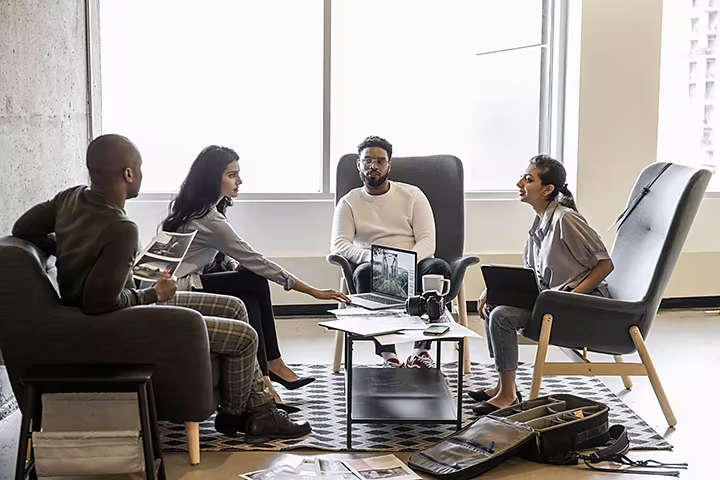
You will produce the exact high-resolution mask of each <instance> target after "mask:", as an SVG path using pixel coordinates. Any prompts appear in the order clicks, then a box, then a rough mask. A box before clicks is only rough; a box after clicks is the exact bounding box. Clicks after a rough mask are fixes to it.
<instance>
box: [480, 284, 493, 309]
mask: <svg viewBox="0 0 720 480" xmlns="http://www.w3.org/2000/svg"><path fill="white" fill-rule="evenodd" d="M492 309H493V307H492V305H489V304H488V303H487V288H486V289H485V290H483V292H482V293H481V294H480V298H478V313H479V314H480V315H482V314H484V313H490V310H492Z"/></svg>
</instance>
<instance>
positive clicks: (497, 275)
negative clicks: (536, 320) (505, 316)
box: [480, 265, 540, 310]
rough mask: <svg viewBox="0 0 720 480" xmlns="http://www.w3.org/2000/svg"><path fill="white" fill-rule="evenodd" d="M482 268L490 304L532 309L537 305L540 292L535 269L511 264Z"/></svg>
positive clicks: (484, 266)
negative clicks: (536, 301)
mask: <svg viewBox="0 0 720 480" xmlns="http://www.w3.org/2000/svg"><path fill="white" fill-rule="evenodd" d="M480 269H481V270H482V274H483V278H484V279H485V286H486V287H487V303H488V304H490V305H493V306H498V305H507V306H509V307H518V308H527V309H530V310H532V308H533V307H534V306H535V300H537V297H538V295H539V294H540V289H539V288H538V284H537V277H536V276H535V271H533V270H532V269H530V268H524V267H515V266H509V265H483V266H481V267H480Z"/></svg>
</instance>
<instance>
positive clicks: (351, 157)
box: [327, 154, 480, 372]
mask: <svg viewBox="0 0 720 480" xmlns="http://www.w3.org/2000/svg"><path fill="white" fill-rule="evenodd" d="M357 159H358V155H357V154H348V155H344V156H343V157H342V158H341V159H340V161H339V162H338V165H337V170H336V179H337V183H336V186H335V204H337V203H338V202H339V201H340V199H341V198H342V197H344V196H345V195H346V194H347V193H348V192H349V191H350V190H352V189H354V188H358V187H362V186H363V185H362V181H361V180H360V176H359V175H358V169H357ZM390 179H391V180H395V181H398V182H403V183H408V184H411V185H415V186H417V187H419V188H420V189H421V190H422V191H423V193H424V194H425V196H426V197H427V198H428V201H429V202H430V206H431V208H432V211H433V215H434V217H435V244H436V247H435V257H436V258H442V259H443V260H445V261H446V262H448V263H449V264H450V270H451V272H452V278H451V279H450V280H451V284H450V293H449V294H448V298H447V300H448V301H451V300H453V299H455V298H456V297H457V303H458V315H459V321H460V323H461V324H462V325H464V326H467V308H466V298H465V288H464V282H463V280H464V278H465V271H466V270H467V268H468V267H469V266H471V265H475V264H477V263H480V259H479V258H478V257H475V256H465V255H464V245H465V183H464V175H463V165H462V162H461V161H460V159H459V158H457V157H454V156H451V155H431V156H425V157H394V158H393V159H392V170H391V171H390ZM327 260H328V262H330V263H333V264H335V265H338V266H339V267H340V268H341V269H342V276H343V282H342V285H341V288H343V289H345V288H346V289H347V290H346V291H347V292H349V293H356V292H355V285H354V284H353V280H352V274H353V270H354V269H355V267H356V265H352V264H351V263H350V262H349V261H348V260H347V259H346V258H344V257H342V256H340V255H333V254H331V255H328V257H327ZM342 342H343V337H342V335H338V341H337V344H336V349H335V362H334V370H335V371H336V372H337V371H339V369H340V358H341V353H342ZM465 352H466V358H465V361H466V364H465V369H466V371H469V370H470V360H469V358H470V357H469V349H467V348H466V349H465Z"/></svg>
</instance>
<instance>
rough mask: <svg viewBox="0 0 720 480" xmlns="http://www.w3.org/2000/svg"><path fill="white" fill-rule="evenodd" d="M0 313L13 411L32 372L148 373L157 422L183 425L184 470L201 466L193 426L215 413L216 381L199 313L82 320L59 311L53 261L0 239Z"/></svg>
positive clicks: (145, 311)
mask: <svg viewBox="0 0 720 480" xmlns="http://www.w3.org/2000/svg"><path fill="white" fill-rule="evenodd" d="M0 305H2V321H1V322H0V349H1V350H2V356H3V359H4V361H5V365H6V366H7V372H8V376H9V378H10V382H11V384H12V388H13V391H14V393H15V396H16V397H17V400H18V403H19V404H20V405H22V398H20V397H21V395H22V391H23V389H22V387H21V385H20V384H19V379H20V377H21V376H22V375H23V373H24V372H25V371H26V370H27V369H28V368H29V367H30V366H31V365H35V364H44V365H48V364H66V365H78V364H125V365H127V364H145V365H152V366H153V367H154V374H153V389H154V391H155V398H156V405H157V413H158V418H159V419H160V420H168V421H174V422H185V427H186V432H187V438H188V451H189V452H190V462H191V463H192V464H193V465H196V464H198V463H199V462H200V433H199V422H201V421H203V420H205V419H207V418H208V417H210V416H211V415H212V414H213V412H214V411H215V409H216V408H217V405H218V403H219V402H218V399H219V393H220V392H219V379H220V375H219V370H218V366H217V362H216V361H213V359H211V355H210V347H209V344H208V336H207V329H206V328H205V322H204V321H203V318H202V316H201V315H200V314H199V313H197V312H195V311H193V310H189V309H186V308H180V307H161V306H142V307H132V308H127V309H123V310H120V311H117V312H114V313H110V314H106V315H98V316H87V315H84V314H83V313H82V312H80V311H79V310H78V309H76V308H70V307H66V306H64V305H62V304H61V303H60V298H59V296H58V294H57V284H56V281H55V268H54V257H48V256H47V255H45V254H44V253H43V252H42V251H41V250H40V249H39V248H37V247H36V246H35V245H33V244H31V243H28V242H26V241H24V240H20V239H17V238H14V237H3V238H0Z"/></svg>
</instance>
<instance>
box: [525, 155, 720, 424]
mask: <svg viewBox="0 0 720 480" xmlns="http://www.w3.org/2000/svg"><path fill="white" fill-rule="evenodd" d="M664 165H666V164H662V163H655V164H652V165H649V166H648V167H646V168H645V169H644V170H643V171H642V172H641V174H640V176H639V177H638V179H637V181H636V183H635V186H634V187H633V189H632V192H631V194H630V198H629V200H628V205H631V204H632V203H633V201H634V200H635V199H636V198H637V197H638V196H639V195H640V194H641V192H642V190H643V188H644V187H645V186H646V185H647V184H648V183H650V182H651V181H652V180H653V179H654V178H655V177H656V176H657V175H658V173H659V172H660V170H661V169H662V168H663V166H664ZM711 176H712V174H711V173H710V171H708V170H704V169H695V168H690V167H686V166H682V165H674V164H672V165H670V166H669V168H668V170H667V171H665V173H663V174H662V176H660V177H659V178H658V180H657V182H655V184H654V185H652V187H651V188H650V190H649V192H648V193H647V195H646V196H645V197H644V198H643V199H642V200H641V201H640V203H638V204H637V206H636V208H635V209H634V210H633V211H632V212H631V213H630V214H629V216H627V217H626V219H625V221H624V222H623V223H622V224H621V226H620V228H619V230H618V232H617V236H616V238H615V243H614V245H613V249H612V254H611V256H612V259H613V263H614V264H615V270H614V271H613V272H612V273H611V274H610V276H609V277H608V284H609V289H610V294H611V297H612V298H610V299H606V298H600V297H592V296H587V295H577V294H573V293H568V292H558V291H546V292H543V293H541V294H540V296H539V297H538V299H537V302H536V303H535V308H534V310H533V321H532V323H531V325H530V326H529V327H528V328H527V329H525V331H524V332H523V335H524V336H526V337H529V338H531V339H534V340H537V341H539V347H538V352H537V358H536V361H535V371H534V375H533V383H532V390H531V392H530V398H535V397H537V395H538V393H539V391H540V383H541V381H542V377H543V376H544V375H571V376H576V375H619V376H622V377H623V382H624V383H625V387H626V388H630V387H631V386H632V383H631V382H630V379H629V378H628V377H629V376H633V375H634V376H648V377H649V378H650V383H651V384H652V387H653V389H654V390H655V395H656V396H657V398H658V401H659V402H660V406H661V407H662V411H663V413H664V414H665V418H666V419H667V422H668V425H670V426H674V425H675V423H676V420H675V415H674V414H673V412H672V409H671V408H670V404H669V403H668V400H667V397H666V396H665V392H664V391H663V388H662V385H661V384H660V379H659V377H658V374H657V372H656V371H655V367H654V366H653V363H652V360H651V359H650V355H649V354H648V351H647V348H646V347H645V342H644V339H645V338H647V335H648V333H649V332H650V327H651V326H652V323H653V320H654V318H655V314H656V313H657V310H658V307H659V305H660V301H661V300H662V296H663V293H664V291H665V287H666V285H667V283H668V281H669V279H670V276H671V275H672V272H673V269H674V268H675V264H676V263H677V259H678V257H679V255H680V252H681V251H682V248H683V244H684V243H685V239H686V238H687V235H688V231H689V230H690V227H691V225H692V223H693V220H694V219H695V215H696V213H697V211H698V208H699V207H700V203H701V201H702V199H703V195H704V193H705V189H706V188H707V185H708V182H709V181H710V178H711ZM548 345H555V346H559V347H564V349H565V351H566V353H569V354H570V355H571V358H573V357H574V359H575V360H576V361H577V362H578V363H547V362H545V356H546V353H547V348H548ZM583 348H587V350H588V351H592V352H596V353H604V354H609V355H613V356H614V357H615V361H616V363H612V362H609V363H591V362H589V361H588V360H587V358H586V356H585V355H584V354H582V355H581V354H580V353H579V352H578V351H577V350H571V349H583ZM635 351H637V352H638V354H639V355H640V360H641V363H632V364H626V363H623V360H622V355H627V354H630V353H634V352H635Z"/></svg>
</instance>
